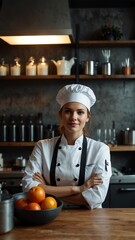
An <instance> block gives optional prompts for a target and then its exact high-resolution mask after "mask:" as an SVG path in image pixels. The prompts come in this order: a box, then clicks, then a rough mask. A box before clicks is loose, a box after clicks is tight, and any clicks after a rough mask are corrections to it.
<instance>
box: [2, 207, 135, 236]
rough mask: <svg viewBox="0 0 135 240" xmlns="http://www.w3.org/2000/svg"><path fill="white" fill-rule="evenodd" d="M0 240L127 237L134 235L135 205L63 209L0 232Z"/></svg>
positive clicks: (17, 223)
mask: <svg viewBox="0 0 135 240" xmlns="http://www.w3.org/2000/svg"><path fill="white" fill-rule="evenodd" d="M0 239H1V240H9V239H10V240H18V239H19V240H26V239H29V240H41V239H47V240H49V239H55V240H69V239H70V240H72V239H74V240H85V239H89V240H90V239H92V240H129V239H135V208H102V209H95V210H87V209H68V210H65V209H63V210H62V212H61V213H60V214H59V216H58V217H57V218H56V219H54V220H53V221H52V222H51V223H48V224H46V225H40V226H23V225H22V224H21V223H20V222H18V221H17V222H15V227H14V229H13V230H12V231H11V232H9V233H6V234H3V235H1V236H0Z"/></svg>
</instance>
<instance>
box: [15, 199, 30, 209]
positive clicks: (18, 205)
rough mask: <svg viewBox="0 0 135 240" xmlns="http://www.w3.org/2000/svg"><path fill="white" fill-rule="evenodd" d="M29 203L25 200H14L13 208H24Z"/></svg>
mask: <svg viewBox="0 0 135 240" xmlns="http://www.w3.org/2000/svg"><path fill="white" fill-rule="evenodd" d="M28 203H29V200H28V199H27V198H20V199H18V200H16V202H15V207H16V208H22V209H23V208H25V207H26V206H27V205H28Z"/></svg>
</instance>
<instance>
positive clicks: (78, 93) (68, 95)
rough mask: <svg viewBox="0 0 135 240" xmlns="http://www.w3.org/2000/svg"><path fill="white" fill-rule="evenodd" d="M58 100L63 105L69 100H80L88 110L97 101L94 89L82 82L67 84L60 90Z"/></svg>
mask: <svg viewBox="0 0 135 240" xmlns="http://www.w3.org/2000/svg"><path fill="white" fill-rule="evenodd" d="M56 101H57V102H58V103H59V104H60V106H61V107H62V106H63V105H64V104H66V103H69V102H78V103H81V104H83V105H85V106H86V107H87V108H88V110H90V108H91V107H92V106H93V105H94V103H95V102H96V96H95V94H94V92H93V90H92V89H91V88H89V87H87V86H84V85H81V84H71V85H66V86H64V87H63V88H61V89H60V90H59V91H58V94H57V96H56Z"/></svg>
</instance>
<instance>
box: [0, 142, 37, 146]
mask: <svg viewBox="0 0 135 240" xmlns="http://www.w3.org/2000/svg"><path fill="white" fill-rule="evenodd" d="M35 144H36V142H0V147H34V146H35Z"/></svg>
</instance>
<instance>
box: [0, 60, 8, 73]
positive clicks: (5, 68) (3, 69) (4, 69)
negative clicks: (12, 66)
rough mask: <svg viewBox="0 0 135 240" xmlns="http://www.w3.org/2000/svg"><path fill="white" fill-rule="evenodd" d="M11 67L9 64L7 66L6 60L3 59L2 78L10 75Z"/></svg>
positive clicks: (0, 66)
mask: <svg viewBox="0 0 135 240" xmlns="http://www.w3.org/2000/svg"><path fill="white" fill-rule="evenodd" d="M8 70H9V67H8V65H7V64H5V60H4V58H2V59H1V64H0V76H7V75H8Z"/></svg>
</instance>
